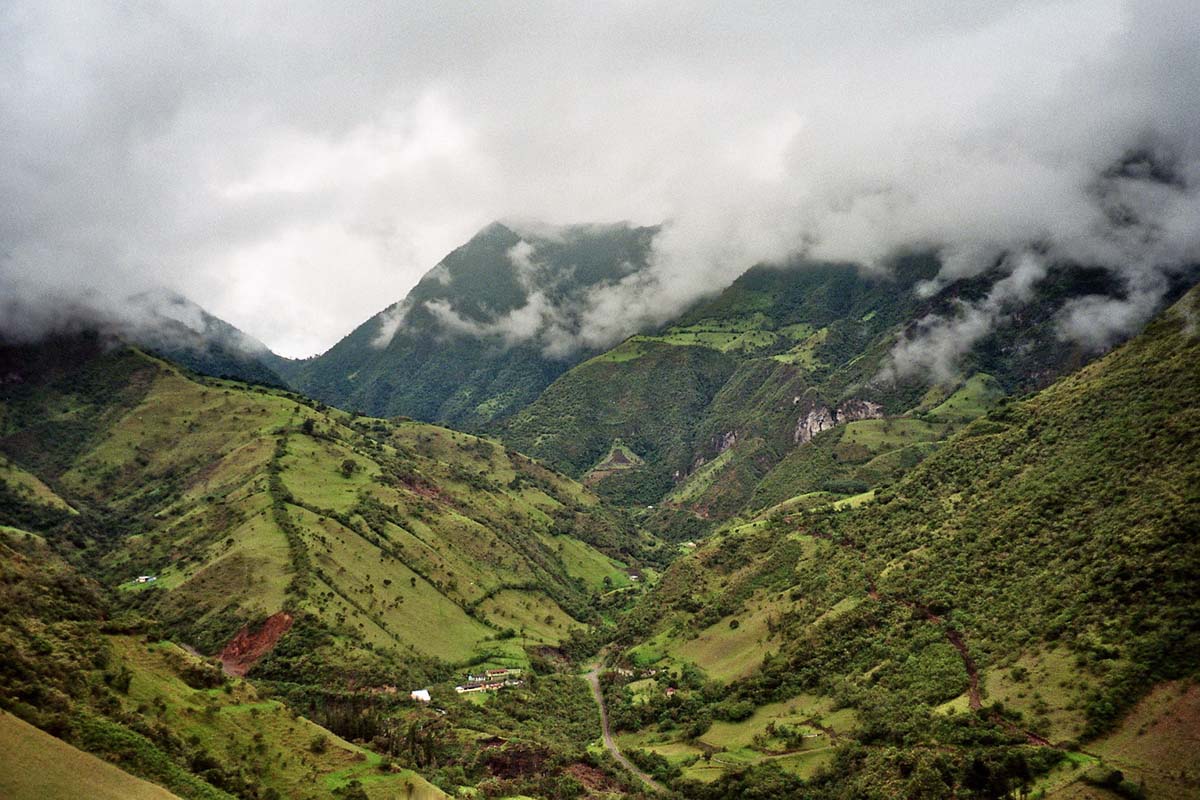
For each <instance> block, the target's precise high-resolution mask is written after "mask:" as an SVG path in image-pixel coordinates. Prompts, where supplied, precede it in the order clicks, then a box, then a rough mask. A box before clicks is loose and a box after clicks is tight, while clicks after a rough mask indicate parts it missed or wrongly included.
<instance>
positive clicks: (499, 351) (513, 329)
mask: <svg viewBox="0 0 1200 800" xmlns="http://www.w3.org/2000/svg"><path fill="white" fill-rule="evenodd" d="M656 232H657V229H656V228H635V227H629V226H626V225H587V226H574V227H567V228H562V229H555V230H550V229H539V230H536V231H530V230H525V229H523V228H522V229H520V230H518V229H516V228H515V227H510V226H506V225H503V224H500V223H494V224H492V225H489V226H488V227H486V228H484V229H483V230H482V231H480V232H479V233H478V234H476V235H475V236H474V237H473V238H472V239H471V240H470V241H469V242H467V243H466V244H465V245H463V246H462V247H460V248H458V249H457V250H455V251H454V252H452V253H450V254H449V255H448V256H446V257H445V258H444V259H442V261H441V262H439V263H438V264H437V266H435V267H434V268H433V269H431V270H430V271H429V272H428V273H427V274H426V275H425V277H424V278H422V279H421V281H420V282H419V283H418V284H417V285H416V286H415V287H414V288H413V289H412V291H411V292H409V294H408V296H407V297H406V298H404V300H402V301H400V302H398V303H395V304H393V305H391V306H389V307H388V308H387V309H385V310H384V311H382V312H380V313H379V314H377V315H375V316H374V317H372V318H371V319H369V320H367V321H366V322H364V323H363V324H362V325H360V326H358V327H357V328H356V329H355V330H354V331H352V332H351V333H350V334H349V335H348V336H347V337H346V338H344V339H342V340H341V341H340V342H338V343H337V344H336V345H334V346H333V347H332V348H331V349H330V350H329V351H328V352H326V353H324V354H322V355H320V356H317V357H316V358H312V359H308V360H305V361H301V362H294V363H293V364H291V365H289V366H285V367H282V368H281V369H282V370H283V374H284V377H285V378H287V379H288V381H289V382H290V384H291V385H292V386H293V387H295V388H296V389H298V390H300V391H303V392H304V393H306V394H308V395H310V396H312V397H316V398H318V399H321V400H323V401H325V402H327V403H330V404H333V405H336V406H339V407H341V408H348V409H355V410H359V411H362V412H363V413H368V414H372V415H377V416H389V417H390V416H408V417H412V418H415V419H420V420H424V421H431V422H441V423H446V424H451V425H455V426H457V427H460V428H472V429H475V428H480V427H482V426H484V425H487V424H490V423H493V422H494V421H496V420H499V419H503V418H505V417H507V416H508V415H510V414H512V413H513V412H514V411H515V410H517V409H519V408H522V407H523V406H524V405H526V404H527V403H529V402H530V401H532V400H533V399H534V398H535V397H537V395H538V393H539V392H540V391H541V390H542V389H543V388H544V387H545V386H547V385H548V384H549V383H550V382H551V381H553V380H554V378H556V377H557V376H558V375H560V374H561V373H562V372H563V371H564V370H566V369H567V368H568V367H570V366H571V365H572V364H574V363H577V361H578V360H580V358H582V357H583V356H584V355H586V353H584V352H581V351H580V350H578V349H577V348H576V347H575V346H574V344H572V343H571V342H570V341H569V339H570V337H571V335H572V333H573V331H574V330H575V329H576V328H577V326H578V319H577V316H576V315H577V313H578V306H579V305H580V304H581V302H582V300H583V298H584V297H585V295H586V294H587V292H588V291H589V290H590V289H593V288H595V287H598V286H603V285H607V284H611V283H615V282H616V281H619V280H620V279H621V278H623V277H625V276H627V275H629V274H631V273H633V272H636V271H637V270H640V269H642V268H644V266H645V264H646V259H647V257H648V253H649V248H650V244H651V241H652V239H653V237H654V235H655V233H656Z"/></svg>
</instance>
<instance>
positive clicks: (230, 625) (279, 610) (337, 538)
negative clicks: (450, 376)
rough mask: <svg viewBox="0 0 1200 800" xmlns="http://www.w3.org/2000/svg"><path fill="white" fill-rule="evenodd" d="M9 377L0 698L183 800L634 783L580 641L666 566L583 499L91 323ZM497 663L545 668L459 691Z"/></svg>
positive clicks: (2, 442)
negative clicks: (481, 696) (601, 740)
mask: <svg viewBox="0 0 1200 800" xmlns="http://www.w3.org/2000/svg"><path fill="white" fill-rule="evenodd" d="M0 364H2V366H3V368H4V373H5V374H6V375H8V376H10V377H11V376H18V377H19V380H18V379H13V380H11V381H9V382H7V383H6V384H5V385H4V388H3V392H2V394H0V401H2V402H0V419H2V420H3V429H2V435H0V449H2V450H3V451H4V452H5V453H6V454H7V455H6V457H5V459H6V460H5V461H4V462H3V464H2V467H3V472H2V473H0V478H3V487H4V492H3V497H4V499H5V502H4V503H3V504H2V505H0V535H3V536H4V537H7V538H6V539H5V541H6V542H8V543H9V544H8V545H7V546H5V547H4V548H2V550H0V568H2V569H3V570H5V574H4V576H3V580H0V587H3V588H5V589H6V591H7V592H8V594H7V595H6V596H5V597H4V598H2V599H3V600H4V602H3V604H2V605H3V607H4V608H5V609H6V610H7V612H6V613H7V616H5V617H4V625H6V626H7V627H4V628H3V630H0V633H3V634H4V636H5V644H6V646H7V647H8V650H9V652H11V653H13V654H14V658H12V659H10V660H9V662H7V663H6V665H5V669H4V670H3V671H2V672H0V678H2V679H3V683H0V708H5V709H8V710H11V711H13V712H14V713H16V714H17V715H18V716H20V717H22V718H23V719H25V720H27V721H29V722H31V723H33V724H34V725H36V726H38V727H40V728H42V729H43V730H45V731H47V732H48V733H51V734H53V735H55V736H58V737H60V738H62V739H64V740H65V741H68V742H70V743H71V744H73V745H75V746H77V747H80V748H82V749H84V750H86V751H89V752H92V753H95V754H97V755H99V756H101V757H103V758H106V759H108V760H111V761H114V762H116V763H120V764H121V765H122V767H123V768H124V769H126V770H127V771H130V772H131V773H133V774H135V775H138V776H140V777H143V778H147V779H149V780H151V781H153V782H154V783H157V784H159V785H162V786H166V787H167V788H169V789H170V790H171V791H173V792H175V793H177V794H179V795H180V796H184V797H227V796H230V795H232V796H238V797H246V798H258V797H274V796H288V797H330V796H337V797H341V796H342V795H343V794H345V796H347V797H358V796H359V795H358V794H357V792H359V791H363V792H365V793H366V796H367V797H370V798H375V797H392V796H396V793H397V792H409V793H408V794H402V795H401V796H405V797H407V796H413V797H435V796H442V795H441V793H440V791H439V790H437V789H434V788H433V787H432V785H430V784H428V783H426V782H425V781H424V779H422V778H421V777H419V775H418V773H420V775H425V776H427V777H430V778H431V779H433V780H436V781H437V782H438V785H440V786H443V787H445V788H446V789H447V790H448V791H451V792H454V791H457V788H459V787H463V786H466V787H474V786H476V785H477V784H479V783H480V782H486V781H489V780H495V781H498V783H496V784H495V785H496V786H501V785H503V786H507V787H509V788H511V789H513V790H514V791H513V792H510V793H512V794H519V793H520V791H516V790H522V791H524V790H535V789H536V790H537V791H538V792H539V793H543V789H542V788H538V787H543V786H545V785H550V784H551V783H553V782H554V781H555V780H556V778H555V775H556V772H555V770H557V769H558V768H559V767H565V766H570V765H574V766H572V769H574V770H576V771H577V772H578V773H579V774H581V775H585V776H588V777H589V780H591V782H592V785H593V786H594V787H599V788H597V791H598V792H600V794H598V795H596V796H603V792H602V791H600V790H601V789H603V788H604V787H619V786H620V785H621V784H620V782H619V781H620V777H619V773H617V772H616V771H615V770H614V769H613V768H612V767H611V766H609V765H607V764H606V763H605V762H603V761H599V760H597V759H595V758H594V757H593V756H591V755H589V754H588V751H587V742H588V740H589V739H591V738H592V737H593V736H594V735H595V733H594V731H595V726H596V717H595V709H594V706H593V705H592V703H591V700H590V697H589V695H588V690H587V687H586V685H585V684H584V682H583V681H582V680H580V679H578V678H575V677H572V676H570V675H566V674H559V673H560V666H559V663H560V661H561V660H562V659H563V658H564V655H563V653H564V650H560V649H559V646H560V645H561V646H562V648H564V649H565V650H566V651H570V650H571V649H572V648H577V647H578V646H579V644H578V643H579V642H580V641H584V642H586V641H587V640H588V636H587V634H586V631H587V630H588V629H589V627H590V626H592V625H593V624H598V623H601V622H602V621H603V619H604V618H605V616H607V615H611V613H612V612H613V610H614V609H617V608H620V607H621V606H622V605H623V604H626V603H627V602H628V601H629V599H631V598H632V597H633V596H635V595H636V589H635V588H633V587H631V579H630V578H629V577H628V575H629V574H630V572H631V571H633V570H634V569H635V568H636V569H642V568H644V565H645V564H647V563H658V562H659V559H660V558H661V556H660V555H658V554H657V551H656V549H655V547H654V546H653V543H652V542H651V541H650V540H649V539H647V538H646V537H645V536H644V535H642V534H640V533H638V532H637V531H636V530H634V529H633V528H632V527H631V526H630V525H629V523H627V522H626V521H625V520H624V519H623V518H622V517H621V516H619V515H617V514H615V513H613V512H611V511H609V510H607V509H606V508H604V507H603V506H602V505H601V504H600V503H599V501H598V500H597V498H596V497H595V496H594V495H592V494H591V493H590V492H589V491H588V490H587V489H585V488H584V487H583V486H581V485H579V484H577V483H575V482H573V481H571V480H569V479H567V478H564V477H563V476H561V475H559V474H557V473H554V472H552V471H550V470H548V469H546V468H545V467H543V466H541V465H539V464H538V463H536V462H534V461H531V460H530V459H528V458H526V457H524V456H521V455H519V454H517V453H515V452H513V451H511V450H507V449H505V448H504V447H502V446H500V445H498V444H497V443H496V442H494V441H490V440H486V439H480V438H477V437H474V436H470V435H467V434H462V433H457V432H455V431H451V430H448V429H445V428H440V427H436V426H432V425H427V424H423V423H416V422H412V421H407V420H396V421H387V420H382V419H371V418H363V417H356V416H353V415H350V414H347V413H345V412H341V411H336V410H332V409H329V408H326V407H324V406H323V405H320V404H313V403H312V402H311V401H308V400H306V399H304V398H301V397H299V396H298V395H293V394H290V393H288V392H284V391H281V390H275V389H269V388H266V387H247V386H245V385H242V384H238V383H233V382H229V381H222V380H214V379H206V378H199V377H197V376H196V375H195V374H193V373H189V372H187V371H184V370H181V369H180V368H178V367H176V366H175V365H173V364H171V363H169V362H165V361H162V360H159V359H157V358H155V357H151V356H148V355H146V354H145V353H143V352H141V351H138V350H136V349H131V348H128V347H122V346H116V345H114V344H113V343H112V342H108V341H105V340H103V339H101V338H97V337H88V336H82V337H66V338H60V339H56V340H52V341H50V342H47V343H45V344H43V345H41V346H25V347H6V348H3V349H0ZM60 554H61V556H63V557H65V558H66V559H67V560H66V561H63V560H60ZM646 559H650V562H647V561H646ZM71 562H74V563H75V564H76V565H77V566H78V567H80V568H81V569H84V570H86V571H87V573H88V575H89V576H94V577H95V578H97V579H98V580H99V582H98V583H97V582H93V581H92V580H91V578H90V577H89V578H85V577H83V576H82V575H81V574H80V573H79V572H77V571H76V570H75V569H74V568H72V567H71V566H70V563H71ZM646 572H650V570H646ZM140 576H150V577H152V578H153V580H145V579H142V580H139V577H140ZM102 620H113V621H112V622H101V621H102ZM167 640H169V641H167ZM196 653H199V654H202V655H207V656H210V657H212V658H210V659H203V658H202V656H201V655H196ZM214 659H215V660H214ZM489 667H514V668H520V669H522V670H524V671H525V673H527V674H528V675H529V677H528V678H526V679H523V681H522V684H521V685H520V686H518V687H516V688H511V689H508V690H506V693H505V696H504V698H497V699H496V701H495V702H492V703H484V704H483V705H480V704H478V703H477V702H476V701H475V700H473V699H472V698H470V697H459V696H458V695H456V694H455V692H454V686H455V684H456V683H461V682H462V681H463V680H464V677H463V676H464V675H465V673H466V672H467V671H469V670H475V671H478V670H481V669H484V668H489ZM222 669H223V670H224V671H225V673H226V676H225V677H222V674H221V672H222ZM531 669H533V670H535V671H533V672H531ZM539 672H540V673H542V674H540V675H539V674H538V673H539ZM243 674H244V675H246V676H247V677H248V678H249V679H251V680H253V681H254V684H253V685H251V684H249V683H246V682H244V681H240V680H236V679H233V678H230V677H228V676H229V675H236V676H240V675H243ZM421 687H429V688H430V689H431V690H432V691H434V692H435V694H436V696H437V702H438V708H437V709H436V710H434V709H433V708H425V707H422V706H420V705H419V704H414V703H412V702H411V701H409V699H408V692H409V691H410V690H411V689H414V688H421ZM532 708H541V709H542V715H541V716H540V717H538V718H537V719H536V722H530V718H529V717H528V716H527V710H528V709H532ZM297 713H302V714H304V715H306V716H308V717H310V718H311V719H313V720H314V721H315V722H314V723H309V722H304V721H303V720H297V717H296V714H297ZM547 719H553V720H554V721H553V722H550V721H547ZM318 723H319V724H320V725H323V726H325V727H326V729H327V730H326V731H322V730H321V728H319V727H318ZM338 736H343V737H346V738H345V740H342V739H338V738H337V737H338ZM317 739H321V741H322V743H321V744H320V745H319V749H318V745H316V744H314V742H315V741H316V740H317ZM509 739H512V740H513V742H514V743H513V744H512V745H511V746H509V745H504V746H503V747H499V749H497V747H498V745H497V742H498V741H499V742H506V741H508V740H509ZM350 740H354V741H353V742H351V741H350ZM367 748H369V749H367ZM510 751H511V752H510ZM531 753H532V754H533V755H532V756H530V755H529V754H531ZM310 755H315V756H319V758H314V757H310ZM526 757H535V758H536V763H535V764H534V766H532V767H530V768H528V769H524V768H523V769H521V770H518V773H517V774H509V773H510V772H511V768H510V767H507V766H505V764H506V763H507V762H506V761H505V759H510V758H511V759H518V760H519V759H522V758H526ZM260 762H261V764H263V765H265V766H256V764H260ZM413 770H416V772H414V771H413ZM614 776H615V777H614ZM422 787H424V788H422ZM271 792H276V793H278V794H272V793H271ZM414 792H415V794H414ZM422 792H424V794H422Z"/></svg>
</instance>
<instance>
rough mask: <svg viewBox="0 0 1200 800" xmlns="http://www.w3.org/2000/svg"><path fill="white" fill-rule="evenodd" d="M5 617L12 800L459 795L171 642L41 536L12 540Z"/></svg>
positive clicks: (1, 634)
mask: <svg viewBox="0 0 1200 800" xmlns="http://www.w3.org/2000/svg"><path fill="white" fill-rule="evenodd" d="M0 609H2V611H0V643H2V644H3V647H4V652H5V657H4V659H3V660H0V708H2V709H4V712H0V742H3V744H4V746H3V748H0V792H2V793H3V795H4V796H5V797H6V798H13V799H14V800H24V799H25V798H28V800H34V799H35V798H37V800H41V798H49V797H84V796H88V797H100V798H118V797H135V798H148V799H149V798H154V799H155V800H158V799H159V798H170V797H175V796H178V797H183V798H193V799H195V800H233V798H275V797H297V798H320V797H331V796H337V793H338V792H340V791H343V790H345V789H346V788H347V787H349V786H350V785H351V783H352V782H359V783H362V782H363V781H362V780H361V779H365V782H366V783H367V786H368V790H369V791H368V792H367V794H365V795H350V796H354V797H358V798H359V799H360V800H361V799H362V797H367V798H375V800H382V798H385V797H395V796H397V794H398V793H406V794H402V795H401V796H405V797H413V798H421V800H433V798H440V797H445V796H446V795H444V794H443V793H442V792H441V791H439V790H438V789H436V788H435V787H433V786H432V785H430V784H429V783H428V782H426V781H425V780H424V779H423V778H422V777H421V776H420V775H418V774H417V773H415V772H413V771H412V770H408V769H400V768H396V769H395V770H391V769H388V770H381V769H380V768H379V765H380V764H381V763H382V759H381V758H380V757H379V756H378V755H376V754H375V753H371V752H369V751H366V750H365V749H363V748H362V747H359V746H356V745H353V744H351V743H349V742H347V741H345V740H343V739H341V738H339V737H337V736H336V735H334V734H333V733H331V732H330V731H328V730H326V729H323V728H321V727H320V726H318V725H315V724H314V723H312V722H310V721H308V720H306V719H304V718H302V717H297V716H296V714H295V713H294V712H293V711H290V710H289V709H288V708H287V707H286V706H284V704H283V703H281V702H280V701H279V700H274V699H270V698H269V697H267V696H265V695H264V694H262V693H260V692H259V691H258V690H257V689H255V688H254V687H253V686H251V685H250V684H248V683H246V682H244V681H241V680H237V679H231V678H229V677H227V676H223V675H222V674H221V670H220V669H219V668H218V667H216V666H214V665H213V664H212V663H210V662H207V661H204V660H202V659H200V658H199V657H197V656H195V655H192V654H190V653H188V652H185V651H184V650H182V649H180V648H179V647H178V646H176V645H174V644H172V643H171V642H167V641H160V640H159V639H158V637H157V636H156V635H154V633H153V626H152V625H150V624H149V623H148V622H147V621H146V620H143V619H140V618H138V617H137V616H134V615H129V614H127V613H126V614H121V613H117V612H116V610H115V609H114V607H113V604H112V603H111V600H110V598H109V597H108V596H107V594H106V592H105V591H104V588H103V587H102V586H100V585H98V584H96V583H95V582H94V581H91V580H89V579H87V578H85V577H83V576H82V575H80V574H79V572H78V571H77V570H75V569H74V568H72V567H71V566H70V565H68V564H66V563H64V562H63V561H62V560H61V559H60V558H59V557H58V556H57V555H56V554H55V553H54V551H53V549H52V548H51V547H50V546H49V545H48V544H47V543H46V542H45V540H44V539H43V538H42V537H40V536H38V535H37V534H35V533H32V532H28V531H19V530H16V529H14V528H11V527H7V528H3V529H0ZM5 712H8V713H5ZM34 726H36V727H34ZM38 728H40V729H41V730H40V731H39V730H38ZM81 750H82V751H86V752H81ZM88 753H91V754H94V756H98V757H99V758H102V759H104V760H106V761H109V762H112V763H113V764H116V765H119V768H118V767H117V766H110V765H109V764H103V763H100V762H98V761H97V760H96V758H95V757H93V755H88ZM134 776H137V777H136V778H135V777H134ZM159 787H165V788H159ZM167 790H169V791H167Z"/></svg>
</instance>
